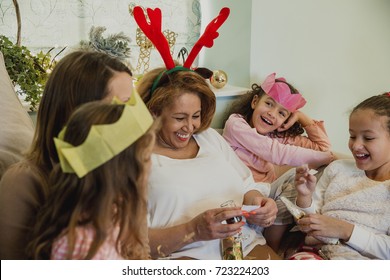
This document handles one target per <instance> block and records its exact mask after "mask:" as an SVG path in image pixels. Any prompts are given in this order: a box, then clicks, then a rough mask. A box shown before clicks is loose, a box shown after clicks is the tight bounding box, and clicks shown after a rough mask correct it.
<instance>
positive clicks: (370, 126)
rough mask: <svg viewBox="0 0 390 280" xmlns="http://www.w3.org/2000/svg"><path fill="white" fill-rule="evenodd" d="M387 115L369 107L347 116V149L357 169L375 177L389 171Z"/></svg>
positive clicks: (389, 137) (372, 177) (389, 136)
mask: <svg viewBox="0 0 390 280" xmlns="http://www.w3.org/2000/svg"><path fill="white" fill-rule="evenodd" d="M387 122H388V117H387V116H378V115H376V114H375V113H374V111H373V110H371V109H362V110H357V111H356V112H354V113H352V114H351V116H350V117H349V134H350V138H349V143H348V146H349V149H350V150H351V152H352V155H353V157H354V158H355V161H356V166H357V167H358V168H359V169H362V170H365V171H366V175H367V177H369V178H371V179H375V178H378V176H379V177H381V176H383V175H384V174H386V176H387V174H389V172H390V153H389V151H390V133H389V130H388V128H387Z"/></svg>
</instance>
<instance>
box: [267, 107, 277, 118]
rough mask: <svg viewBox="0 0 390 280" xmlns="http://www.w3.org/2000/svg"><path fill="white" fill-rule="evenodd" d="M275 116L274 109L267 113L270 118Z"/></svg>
mask: <svg viewBox="0 0 390 280" xmlns="http://www.w3.org/2000/svg"><path fill="white" fill-rule="evenodd" d="M275 114H276V109H270V110H269V111H268V112H267V115H268V116H270V117H271V118H275Z"/></svg>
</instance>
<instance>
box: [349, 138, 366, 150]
mask: <svg viewBox="0 0 390 280" xmlns="http://www.w3.org/2000/svg"><path fill="white" fill-rule="evenodd" d="M349 144H350V149H351V150H352V151H359V150H360V149H362V147H363V142H362V141H361V140H360V139H358V138H356V139H351V140H350V141H349Z"/></svg>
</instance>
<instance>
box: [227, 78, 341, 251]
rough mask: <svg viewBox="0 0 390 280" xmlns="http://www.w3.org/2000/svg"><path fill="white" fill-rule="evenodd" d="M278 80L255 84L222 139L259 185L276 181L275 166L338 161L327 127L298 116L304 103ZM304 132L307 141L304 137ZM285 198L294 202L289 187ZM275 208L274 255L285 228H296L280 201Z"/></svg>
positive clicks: (234, 108)
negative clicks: (334, 154) (290, 224)
mask: <svg viewBox="0 0 390 280" xmlns="http://www.w3.org/2000/svg"><path fill="white" fill-rule="evenodd" d="M275 76H276V74H275V73H272V74H270V75H269V76H268V77H267V78H266V79H265V81H264V82H263V84H262V85H261V86H258V85H257V84H254V85H253V86H252V91H250V92H248V93H247V94H246V95H244V96H243V97H242V98H241V99H239V100H238V101H237V102H236V103H235V104H234V105H233V106H232V108H231V110H230V112H229V113H230V114H229V115H230V116H229V119H228V120H227V121H226V123H225V128H224V130H223V137H224V138H225V139H226V140H227V142H228V143H229V144H230V146H231V147H232V148H233V149H234V150H235V152H236V154H237V155H238V156H239V157H240V159H241V160H242V161H243V162H244V163H245V164H246V165H247V166H248V167H249V168H250V169H251V171H252V173H253V177H254V179H255V181H257V182H269V183H271V182H273V181H275V180H276V178H277V175H278V174H277V172H276V166H280V165H288V166H299V165H302V164H309V166H310V167H311V168H318V167H320V166H322V165H325V164H328V163H330V162H331V161H332V160H333V159H334V156H333V154H332V153H331V152H330V151H329V149H330V142H329V138H328V136H327V134H326V131H325V128H324V124H323V122H322V121H315V120H313V119H311V118H310V117H308V116H307V115H305V114H304V113H302V112H301V111H299V109H300V108H302V107H303V106H304V105H305V103H306V101H305V99H304V98H303V97H302V96H301V94H300V93H299V92H298V91H297V90H296V89H295V88H294V87H292V86H291V85H290V84H289V83H287V82H286V80H285V79H284V78H275ZM304 130H305V131H306V133H307V136H302V135H301V134H302V133H303V132H304ZM273 187H275V188H276V187H279V186H273ZM272 193H275V190H274V191H273V192H272V191H271V194H272ZM283 195H284V196H286V197H288V198H290V199H291V200H293V199H294V197H295V195H296V193H295V190H294V187H293V186H292V185H289V188H286V189H284V190H283ZM274 198H275V197H274ZM276 203H277V205H278V209H279V214H278V217H277V219H276V220H275V223H274V225H283V226H281V227H278V226H272V227H270V228H268V229H267V230H266V231H265V233H264V235H265V238H266V239H267V242H268V244H269V245H270V246H271V247H272V248H273V249H274V250H278V247H279V241H280V239H281V237H282V234H283V233H284V231H285V228H286V226H284V224H289V223H291V222H292V217H291V216H290V215H289V213H288V212H287V210H286V209H285V205H284V204H283V203H282V202H280V201H279V200H278V199H276Z"/></svg>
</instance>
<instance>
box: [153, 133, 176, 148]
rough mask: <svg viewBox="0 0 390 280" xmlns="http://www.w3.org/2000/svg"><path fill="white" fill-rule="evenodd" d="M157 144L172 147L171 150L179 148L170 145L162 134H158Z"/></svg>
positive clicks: (162, 146)
mask: <svg viewBox="0 0 390 280" xmlns="http://www.w3.org/2000/svg"><path fill="white" fill-rule="evenodd" d="M157 144H158V145H159V146H160V147H161V148H165V149H170V150H177V149H178V148H176V147H173V146H172V145H169V144H168V143H167V142H165V140H164V139H163V138H162V137H161V135H160V134H159V135H158V136H157Z"/></svg>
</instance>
